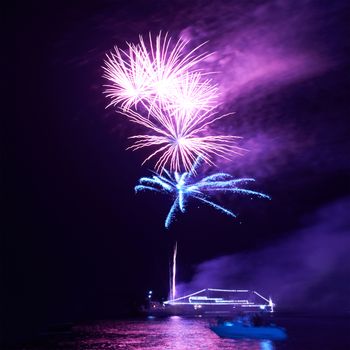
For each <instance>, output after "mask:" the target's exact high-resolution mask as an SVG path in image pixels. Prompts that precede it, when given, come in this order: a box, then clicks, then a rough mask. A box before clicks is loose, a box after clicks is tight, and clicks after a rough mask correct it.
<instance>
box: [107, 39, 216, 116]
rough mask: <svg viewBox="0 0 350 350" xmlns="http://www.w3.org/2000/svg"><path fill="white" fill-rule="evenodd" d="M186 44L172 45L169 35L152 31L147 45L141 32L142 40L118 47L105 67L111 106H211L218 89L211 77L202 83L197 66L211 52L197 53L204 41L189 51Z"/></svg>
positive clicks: (110, 55) (179, 41) (108, 56)
mask: <svg viewBox="0 0 350 350" xmlns="http://www.w3.org/2000/svg"><path fill="white" fill-rule="evenodd" d="M187 45H188V42H187V41H184V40H182V39H180V40H178V41H177V42H176V43H175V44H174V45H173V43H172V39H171V37H169V36H168V34H165V35H164V36H162V34H161V33H160V34H159V35H158V36H156V38H155V40H154V39H153V38H152V36H151V34H149V42H148V43H147V44H146V42H145V41H144V39H143V37H142V36H141V35H140V36H139V43H138V44H131V43H127V46H128V50H126V51H124V50H121V49H119V48H118V47H115V48H114V51H113V52H110V53H109V54H107V55H106V60H105V66H104V67H102V68H103V69H104V71H105V74H104V77H105V78H106V79H108V80H109V81H110V84H108V85H106V90H105V93H106V95H107V97H110V98H111V103H110V104H109V106H110V105H114V106H115V105H118V104H119V105H120V106H121V108H122V109H123V110H128V109H130V108H131V107H132V106H133V107H135V108H137V105H138V104H139V103H140V102H141V103H142V104H143V105H144V106H145V107H146V108H147V109H152V106H153V105H154V104H158V105H161V106H167V108H183V109H184V110H185V111H187V110H188V109H191V110H193V109H194V108H204V109H206V108H208V107H210V106H212V104H213V101H214V100H215V98H216V91H217V88H216V86H214V85H211V84H210V79H207V80H205V81H204V82H201V81H200V79H201V74H200V70H199V69H198V68H196V67H195V66H196V65H197V64H198V63H199V62H201V61H202V60H204V59H205V58H206V57H208V54H206V53H203V54H197V51H198V49H199V48H200V47H201V46H202V45H203V44H202V45H199V46H197V47H196V48H194V49H193V50H191V51H190V52H188V53H186V50H187ZM187 51H188V50H187ZM175 101H178V102H177V103H175Z"/></svg>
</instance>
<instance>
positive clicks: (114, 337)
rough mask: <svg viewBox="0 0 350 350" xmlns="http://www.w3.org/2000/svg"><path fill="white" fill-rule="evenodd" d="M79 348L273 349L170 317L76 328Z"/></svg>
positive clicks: (201, 323)
mask: <svg viewBox="0 0 350 350" xmlns="http://www.w3.org/2000/svg"><path fill="white" fill-rule="evenodd" d="M76 330H77V331H79V333H80V335H81V338H80V341H79V349H85V350H93V349H94V350H95V349H96V350H97V349H98V350H101V349H126V350H129V349H130V350H138V349H149V350H151V349H152V350H167V349H174V350H186V349H189V350H197V349H198V350H200V349H206V350H208V349H210V350H216V349H235V350H273V349H275V347H274V344H273V342H271V341H269V340H245V339H221V338H219V337H218V336H217V335H216V334H215V333H214V332H212V331H211V330H210V329H209V327H208V321H207V320H203V319H186V318H182V317H178V316H173V317H170V318H166V319H147V320H143V321H115V322H113V321H108V322H102V323H101V322H100V323H98V324H95V325H85V326H80V327H78V328H77V329H76Z"/></svg>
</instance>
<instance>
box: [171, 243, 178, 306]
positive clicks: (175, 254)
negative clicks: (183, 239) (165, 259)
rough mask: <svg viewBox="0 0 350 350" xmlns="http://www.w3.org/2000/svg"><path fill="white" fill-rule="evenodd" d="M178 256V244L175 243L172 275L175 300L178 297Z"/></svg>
mask: <svg viewBox="0 0 350 350" xmlns="http://www.w3.org/2000/svg"><path fill="white" fill-rule="evenodd" d="M176 256H177V242H176V243H175V247H174V255H173V274H172V289H171V291H172V293H171V295H172V298H173V300H174V299H175V297H176Z"/></svg>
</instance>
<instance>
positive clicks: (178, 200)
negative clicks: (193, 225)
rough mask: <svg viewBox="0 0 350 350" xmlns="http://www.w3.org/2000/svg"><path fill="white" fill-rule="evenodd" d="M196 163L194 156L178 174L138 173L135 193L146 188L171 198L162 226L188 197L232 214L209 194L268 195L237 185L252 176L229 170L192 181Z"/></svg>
mask: <svg viewBox="0 0 350 350" xmlns="http://www.w3.org/2000/svg"><path fill="white" fill-rule="evenodd" d="M199 164H200V160H199V159H197V160H196V162H195V163H194V165H193V167H192V169H191V171H189V172H184V173H182V174H180V173H178V172H174V173H173V174H171V173H169V172H168V171H167V170H164V173H165V175H164V176H163V175H160V174H157V173H155V175H154V176H152V177H142V178H141V179H139V184H138V185H137V186H135V191H136V193H137V192H140V191H144V190H149V191H155V192H161V193H165V194H170V195H171V196H172V197H173V198H174V202H173V204H172V206H171V208H170V211H169V213H168V215H167V217H166V220H165V227H166V228H169V226H170V225H171V223H172V222H173V220H174V218H175V216H176V213H177V212H179V211H180V212H182V213H184V212H185V211H186V205H187V203H188V201H189V199H191V198H193V199H197V200H199V201H200V202H202V203H205V204H207V205H209V206H211V207H213V208H214V209H216V210H219V211H221V212H222V213H224V214H226V215H230V216H232V217H236V215H235V214H234V213H233V212H232V211H230V210H228V209H226V208H224V207H222V206H220V205H219V204H217V203H215V202H213V201H212V200H211V199H210V196H211V195H213V194H216V193H219V192H229V193H235V194H243V195H249V196H252V197H253V196H256V197H260V198H266V199H271V198H270V197H269V196H268V195H266V194H264V193H261V192H257V191H253V190H249V189H245V188H241V187H240V186H241V185H244V184H247V183H250V182H254V181H255V180H254V179H253V178H240V179H234V178H233V177H232V175H230V174H226V173H216V174H213V175H210V176H207V177H204V178H203V179H201V180H199V181H195V179H194V177H195V173H196V168H197V167H198V166H199Z"/></svg>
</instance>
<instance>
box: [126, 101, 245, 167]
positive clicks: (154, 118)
mask: <svg viewBox="0 0 350 350" xmlns="http://www.w3.org/2000/svg"><path fill="white" fill-rule="evenodd" d="M121 113H122V114H124V115H126V116H127V117H128V118H129V120H130V121H132V122H134V123H136V124H139V125H142V126H143V127H145V128H147V129H148V130H150V131H151V133H152V134H151V135H148V134H146V135H145V134H142V135H135V136H131V137H130V139H132V140H133V141H134V144H133V145H132V146H130V147H129V149H132V150H139V149H142V148H150V149H151V150H152V151H151V153H150V154H149V156H147V157H146V159H145V160H144V162H143V163H142V164H144V163H145V162H147V161H149V160H151V159H152V158H157V161H156V163H155V166H154V168H155V170H156V171H157V172H160V173H162V171H163V169H164V168H168V169H169V170H170V172H173V171H177V172H182V171H189V170H190V169H191V166H192V164H193V163H194V161H195V160H196V158H197V157H198V156H199V155H200V156H201V158H202V159H203V160H204V161H205V162H206V163H208V164H211V165H213V164H214V158H215V157H216V156H217V157H221V158H225V159H228V160H229V159H230V157H231V156H232V155H233V154H240V152H241V151H242V149H241V148H239V147H237V146H236V144H235V141H236V140H237V139H238V138H240V137H238V136H232V135H206V133H207V130H208V129H209V127H210V125H211V124H213V123H214V122H216V121H218V120H219V119H222V118H224V117H227V116H230V115H232V114H233V113H229V114H224V115H217V113H215V112H214V108H212V109H210V110H208V111H206V112H204V111H196V112H195V113H185V114H184V113H182V112H179V111H173V112H164V111H163V110H161V109H160V108H158V107H157V108H154V109H153V110H152V111H151V112H150V115H149V116H143V115H142V114H140V113H138V112H136V111H133V110H129V111H126V112H123V111H121Z"/></svg>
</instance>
